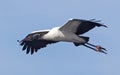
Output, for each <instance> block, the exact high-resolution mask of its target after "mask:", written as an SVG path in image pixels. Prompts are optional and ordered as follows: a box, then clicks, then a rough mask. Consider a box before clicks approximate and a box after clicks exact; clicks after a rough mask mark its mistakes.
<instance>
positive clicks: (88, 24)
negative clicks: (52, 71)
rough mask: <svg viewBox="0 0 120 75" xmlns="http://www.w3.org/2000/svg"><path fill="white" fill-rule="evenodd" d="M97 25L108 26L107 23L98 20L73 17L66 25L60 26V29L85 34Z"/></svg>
mask: <svg viewBox="0 0 120 75" xmlns="http://www.w3.org/2000/svg"><path fill="white" fill-rule="evenodd" d="M95 26H97V27H100V26H103V27H107V26H106V25H103V24H101V23H98V21H93V20H81V19H72V20H69V21H68V22H67V23H66V24H65V25H63V26H62V27H61V28H60V30H61V31H67V32H72V33H75V34H77V35H80V34H84V33H86V32H88V31H89V30H91V29H93V28H94V27H95Z"/></svg>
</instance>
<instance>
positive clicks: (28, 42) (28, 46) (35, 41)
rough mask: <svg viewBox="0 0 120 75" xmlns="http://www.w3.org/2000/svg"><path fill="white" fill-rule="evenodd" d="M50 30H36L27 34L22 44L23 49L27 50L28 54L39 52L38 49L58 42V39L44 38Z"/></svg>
mask: <svg viewBox="0 0 120 75" xmlns="http://www.w3.org/2000/svg"><path fill="white" fill-rule="evenodd" d="M46 33H48V32H35V33H31V34H29V35H28V36H26V37H25V38H24V39H23V40H22V41H20V45H21V46H23V48H22V50H23V51H24V50H26V54H28V53H31V54H33V53H34V52H37V51H38V49H41V48H44V47H46V46H47V45H48V44H52V43H56V42H57V41H51V40H44V39H42V36H43V35H45V34H46Z"/></svg>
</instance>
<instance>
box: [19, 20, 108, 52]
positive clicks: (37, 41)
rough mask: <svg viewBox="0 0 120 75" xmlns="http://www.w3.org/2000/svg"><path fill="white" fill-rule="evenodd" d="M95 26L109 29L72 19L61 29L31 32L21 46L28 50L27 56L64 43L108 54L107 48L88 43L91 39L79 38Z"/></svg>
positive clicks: (91, 21) (94, 23) (98, 24)
mask: <svg viewBox="0 0 120 75" xmlns="http://www.w3.org/2000/svg"><path fill="white" fill-rule="evenodd" d="M95 26H97V27H100V26H103V27H107V26H105V25H103V24H100V23H98V22H97V21H95V20H81V19H70V20H69V21H68V22H67V23H65V25H63V26H61V27H54V28H52V29H49V30H39V31H33V32H31V33H30V34H28V35H27V36H26V37H25V38H24V39H23V40H22V41H20V45H21V46H23V50H26V53H27V54H28V53H29V52H31V54H33V53H34V52H37V51H38V49H41V48H43V47H46V46H47V44H51V43H57V42H60V41H63V42H72V43H74V45H75V46H79V45H83V46H86V47H88V48H91V49H93V50H95V51H98V52H102V53H105V54H106V52H105V51H106V49H105V48H103V47H101V46H95V45H93V44H90V43H88V41H89V37H85V36H79V35H81V34H84V33H86V32H88V31H89V30H91V29H92V28H94V27H95ZM93 47H95V48H96V49H95V48H93Z"/></svg>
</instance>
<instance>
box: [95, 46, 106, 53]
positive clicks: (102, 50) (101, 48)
mask: <svg viewBox="0 0 120 75" xmlns="http://www.w3.org/2000/svg"><path fill="white" fill-rule="evenodd" d="M96 51H97V52H101V53H104V54H107V53H106V52H105V51H107V50H106V49H105V48H103V47H101V46H99V45H98V46H96Z"/></svg>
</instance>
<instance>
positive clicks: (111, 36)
mask: <svg viewBox="0 0 120 75" xmlns="http://www.w3.org/2000/svg"><path fill="white" fill-rule="evenodd" d="M119 7H120V0H0V75H120V48H119V47H120V40H119V38H120V34H119V32H120V29H119V28H120V8H119ZM69 18H78V19H87V20H89V19H93V18H95V19H97V20H102V23H104V24H105V25H107V26H108V27H109V28H103V27H101V28H95V29H93V30H91V31H89V32H88V33H86V34H84V35H85V36H89V37H90V41H89V42H91V43H93V44H96V45H101V46H103V47H105V48H107V50H108V52H107V53H108V54H107V55H105V54H101V53H97V52H95V51H92V50H91V49H88V48H86V47H83V46H79V47H75V46H74V45H73V44H72V43H64V42H60V43H56V44H52V45H48V46H47V47H46V48H43V49H41V50H39V51H38V52H37V53H35V54H33V55H30V54H28V55H26V54H25V52H23V51H22V47H21V46H19V43H18V42H17V40H21V39H23V38H24V37H25V36H26V35H27V34H28V33H30V32H32V31H35V30H42V29H50V28H52V27H56V26H61V25H63V24H64V23H65V22H66V21H68V19H69Z"/></svg>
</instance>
